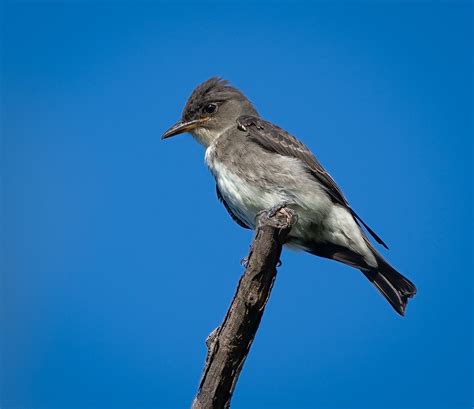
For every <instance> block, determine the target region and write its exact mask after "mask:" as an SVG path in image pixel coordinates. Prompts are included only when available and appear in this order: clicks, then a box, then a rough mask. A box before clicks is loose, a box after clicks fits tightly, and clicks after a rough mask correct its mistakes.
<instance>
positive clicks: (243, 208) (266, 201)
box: [211, 162, 288, 228]
mask: <svg viewBox="0 0 474 409" xmlns="http://www.w3.org/2000/svg"><path fill="white" fill-rule="evenodd" d="M211 171H212V173H213V174H214V176H215V178H216V182H217V185H218V187H219V190H220V192H221V194H222V196H223V198H224V200H225V202H226V203H227V205H228V206H229V207H230V208H231V209H232V212H233V213H234V214H235V215H236V216H238V217H239V219H241V220H243V221H244V222H245V224H247V225H248V226H249V227H251V228H254V227H255V218H256V216H257V214H258V213H259V212H261V211H262V210H265V209H269V208H271V207H273V206H275V205H277V204H279V203H282V202H284V201H285V200H287V199H288V197H287V196H286V195H285V194H284V193H283V192H277V191H266V190H264V189H262V188H261V186H259V185H258V184H256V183H251V182H248V181H247V180H245V179H244V178H243V177H240V176H238V175H236V174H235V173H233V172H230V171H229V170H228V169H227V168H225V167H223V166H221V165H220V164H219V162H213V166H212V167H211Z"/></svg>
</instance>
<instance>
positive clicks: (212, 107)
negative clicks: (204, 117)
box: [204, 104, 217, 114]
mask: <svg viewBox="0 0 474 409" xmlns="http://www.w3.org/2000/svg"><path fill="white" fill-rule="evenodd" d="M216 111H217V105H216V104H208V105H206V106H205V107H204V112H205V113H206V114H213V113H214V112H216Z"/></svg>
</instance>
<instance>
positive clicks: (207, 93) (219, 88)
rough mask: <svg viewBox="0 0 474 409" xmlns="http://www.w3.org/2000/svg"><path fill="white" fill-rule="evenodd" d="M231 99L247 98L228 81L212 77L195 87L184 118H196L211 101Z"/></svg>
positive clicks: (186, 106) (187, 103) (185, 109)
mask: <svg viewBox="0 0 474 409" xmlns="http://www.w3.org/2000/svg"><path fill="white" fill-rule="evenodd" d="M230 99H234V100H246V99H247V98H246V97H245V95H244V94H242V92H240V91H239V90H238V89H237V88H234V87H232V86H231V85H230V84H229V82H228V81H226V80H224V79H222V78H219V77H212V78H210V79H208V80H207V81H205V82H203V83H202V84H199V85H198V86H197V87H196V88H195V89H194V91H193V92H192V94H191V96H190V97H189V99H188V101H187V102H186V105H185V107H184V110H183V119H184V120H186V121H189V120H190V119H193V118H195V117H196V116H198V115H199V114H200V113H201V111H202V109H203V107H204V106H206V105H207V104H209V103H211V102H217V103H220V102H225V101H227V100H230Z"/></svg>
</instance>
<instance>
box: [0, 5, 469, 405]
mask: <svg viewBox="0 0 474 409" xmlns="http://www.w3.org/2000/svg"><path fill="white" fill-rule="evenodd" d="M472 12H473V7H472V3H468V2H466V3H458V2H442V3H439V2H418V3H410V2H407V1H402V2H394V1H392V2H387V3H375V2H364V3H355V2H350V3H345V4H344V3H313V4H312V5H310V4H306V3H292V4H290V3H287V4H285V3H274V4H272V3H263V2H262V3H261V4H260V5H254V4H252V3H250V2H249V3H234V4H233V5H223V4H220V3H208V2H205V1H204V2H196V3H195V4H194V5H193V4H188V3H171V2H169V3H158V2H141V3H139V2H133V3H132V2H129V3H118V2H111V1H108V2H102V3H100V2H93V1H87V2H86V1H84V2H82V1H75V2H67V3H66V2H64V3H62V2H50V3H46V2H40V1H35V2H2V8H1V14H2V23H1V27H2V28H1V37H2V46H3V49H2V52H3V53H2V75H1V96H2V108H1V113H2V132H1V137H2V142H3V145H2V148H3V149H2V158H1V178H2V187H3V203H2V211H3V215H2V223H3V226H2V230H1V231H2V240H3V250H2V251H3V253H2V259H1V263H2V264H1V274H2V289H1V290H2V293H1V303H2V306H1V312H2V324H1V334H2V335H1V339H2V353H3V354H2V355H3V361H2V365H1V375H2V398H1V399H2V403H1V406H2V408H3V409H7V408H8V409H12V408H17V409H20V408H21V409H25V408H28V409H36V408H38V409H39V408H47V409H93V408H94V409H106V408H107V409H108V408H110V409H112V408H114V409H125V408H127V409H132V408H133V409H138V408H141V409H145V408H146V409H148V408H150V409H151V408H184V407H188V406H189V404H190V403H191V400H192V398H193V396H194V394H195V391H196V388H197V385H198V381H199V377H200V374H201V369H202V366H203V362H204V358H205V346H204V340H205V338H206V336H207V335H208V333H209V332H210V331H211V330H212V329H214V328H215V327H216V326H217V325H218V324H219V323H220V321H221V320H222V318H223V316H224V313H225V311H226V310H227V307H228V305H229V302H230V300H231V298H232V295H233V293H234V289H235V287H236V284H237V281H238V279H239V276H240V274H241V272H242V268H241V267H240V266H239V260H240V259H241V258H242V257H243V256H245V255H246V253H247V250H248V245H249V242H250V240H251V237H252V236H251V233H250V232H249V231H245V230H243V229H241V228H240V227H239V226H237V225H236V224H234V223H233V222H232V220H231V219H230V218H229V217H228V216H227V214H226V211H225V209H224V208H223V207H222V205H221V204H220V203H218V201H217V199H216V197H215V191H214V183H213V180H212V178H211V175H210V174H209V172H208V170H207V169H206V167H205V165H204V161H203V154H204V152H203V149H202V147H200V146H199V145H197V144H196V142H195V141H193V140H192V138H191V137H190V136H189V135H182V136H180V137H177V138H175V139H174V140H169V141H166V142H162V141H161V140H160V135H161V133H162V132H163V131H164V130H165V129H166V128H167V127H168V126H169V125H171V124H172V123H173V122H174V121H175V120H177V119H178V118H179V116H180V113H181V110H182V107H183V105H184V103H185V101H186V98H187V97H188V95H189V93H190V91H191V90H192V89H193V87H194V86H195V85H197V84H198V83H199V82H201V81H203V80H205V79H207V78H208V77H210V76H214V75H220V76H222V77H224V78H226V79H228V80H230V81H231V82H232V83H233V84H235V85H236V86H238V87H239V88H241V89H242V90H243V91H244V92H245V93H246V94H247V95H248V96H249V97H250V98H251V99H252V101H253V102H254V103H255V105H256V107H257V108H258V110H259V112H260V113H261V114H262V115H263V116H264V117H266V118H267V119H269V120H271V121H273V122H275V123H277V124H279V125H280V126H282V127H284V128H286V129H288V130H289V131H290V132H292V133H293V134H295V135H296V136H298V137H299V138H300V139H302V140H303V141H304V142H305V143H306V144H307V145H308V146H309V147H310V148H311V149H312V150H313V151H314V152H315V153H316V155H317V156H318V158H319V159H320V160H321V162H322V163H323V164H324V165H325V166H326V167H327V169H328V170H329V171H330V172H331V173H332V175H333V176H334V178H335V179H336V181H337V182H338V183H339V184H340V186H341V187H342V189H343V190H344V192H345V193H346V196H347V197H348V198H349V200H350V202H351V204H352V205H353V207H354V208H355V209H357V211H358V212H359V214H360V215H362V216H363V217H364V219H365V220H366V221H367V222H368V223H369V224H370V225H371V226H372V227H374V229H375V230H376V231H377V232H378V233H379V234H380V235H381V236H382V237H383V238H384V240H385V241H386V242H387V243H388V244H389V246H390V251H383V254H384V255H386V257H387V258H388V259H389V260H390V261H391V262H392V263H393V264H394V265H395V266H396V267H397V268H398V269H399V270H400V271H401V272H403V273H404V274H406V275H407V276H408V277H410V278H411V279H412V280H413V281H414V282H415V283H416V284H417V286H418V289H419V294H418V296H417V297H416V298H415V299H414V300H413V301H412V302H411V303H410V305H409V306H408V310H407V316H406V317H405V318H401V317H399V316H397V315H396V314H395V313H394V312H393V311H392V309H391V308H390V306H389V305H388V304H387V303H386V302H385V300H384V299H383V298H382V297H381V296H380V295H379V294H378V293H377V292H376V290H375V289H374V288H373V287H372V286H371V285H370V284H369V283H368V282H367V280H366V279H365V278H364V277H363V276H362V274H360V273H359V272H358V271H356V270H353V269H350V268H348V267H345V266H343V265H340V264H337V263H335V262H331V261H327V260H322V259H318V258H316V257H312V256H310V255H307V254H302V253H292V252H288V251H285V252H284V254H283V256H282V261H283V266H282V267H281V268H280V270H279V275H278V278H277V282H276V285H275V288H274V291H273V294H272V297H271V300H270V302H269V304H268V307H267V310H266V313H265V316H264V319H263V322H262V325H261V327H260V331H259V333H258V336H257V338H256V341H255V343H254V345H253V347H252V351H251V353H250V356H249V358H248V360H247V363H246V365H245V367H244V370H243V372H242V375H241V379H240V381H239V383H238V386H237V390H236V393H235V396H234V401H233V403H234V405H233V407H234V408H241V409H252V408H255V409H257V408H259V409H260V408H312V407H315V408H334V409H335V408H341V409H342V408H348V409H349V408H360V409H375V408H392V409H395V408H397V409H408V408H413V409H414V408H430V409H431V408H450V409H455V408H459V409H460V408H469V407H471V406H472V405H473V403H474V402H473V398H472V389H473V383H472V373H471V369H472V366H473V354H472V341H473V338H472V311H473V305H472V297H473V279H472V274H473V264H472V234H471V231H472V227H473V226H472V217H471V216H472V182H473V181H472V170H473V169H472V137H473V123H472V112H473V99H472V90H473V79H472V73H473V71H474V70H473V59H472V53H473V48H472V45H473V44H472V38H473V37H472V34H473V26H472Z"/></svg>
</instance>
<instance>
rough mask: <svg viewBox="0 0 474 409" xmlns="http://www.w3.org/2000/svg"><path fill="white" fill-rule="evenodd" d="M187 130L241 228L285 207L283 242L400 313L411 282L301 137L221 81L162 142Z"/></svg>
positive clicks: (193, 102)
mask: <svg viewBox="0 0 474 409" xmlns="http://www.w3.org/2000/svg"><path fill="white" fill-rule="evenodd" d="M184 132H189V133H191V134H192V135H193V136H194V138H195V139H197V141H198V142H199V143H201V144H202V145H204V147H205V148H206V155H205V160H206V163H207V165H208V166H209V169H210V170H211V172H212V174H213V176H214V178H215V180H216V191H217V197H218V198H219V200H220V201H221V202H222V203H223V205H224V207H225V208H226V209H227V211H228V213H229V214H230V216H231V217H232V219H234V220H235V221H236V222H237V223H238V224H239V225H240V226H242V227H244V228H247V229H255V223H256V220H255V219H256V216H257V214H258V213H259V212H261V211H263V210H268V209H277V208H281V207H283V206H287V207H289V208H291V209H292V210H294V212H295V213H296V215H297V216H298V220H297V222H296V224H295V225H294V226H293V228H292V229H291V231H290V234H289V236H288V238H287V241H286V243H285V244H286V245H287V246H288V247H292V248H296V249H301V250H304V251H307V252H309V253H311V254H315V255H317V256H320V257H326V258H329V259H333V260H336V261H339V262H341V263H344V264H347V265H349V266H351V267H355V268H357V269H359V270H360V271H362V273H364V275H365V276H366V277H367V278H368V279H369V280H370V281H371V282H372V283H373V284H374V285H375V287H376V288H377V289H378V290H379V291H380V292H381V293H382V295H383V296H384V297H385V298H386V299H387V300H388V302H389V303H390V304H391V305H392V306H393V308H394V309H395V310H396V311H397V312H398V313H399V314H401V315H404V313H405V307H406V304H407V302H408V299H409V298H411V297H413V296H414V295H415V294H416V287H415V286H414V284H413V283H412V282H411V281H410V280H408V279H407V278H405V277H404V276H403V275H401V274H400V273H399V272H397V271H396V270H395V269H394V268H393V267H392V266H391V265H390V264H389V263H388V262H387V261H385V260H384V258H383V257H382V256H381V255H380V253H379V252H378V251H377V250H376V249H375V248H374V247H373V246H372V244H371V243H370V242H369V240H368V238H367V235H366V234H365V232H364V230H363V229H362V227H361V225H362V226H363V227H364V228H365V229H366V230H367V232H368V233H369V234H370V235H371V236H372V237H373V238H374V239H375V241H377V242H378V243H379V244H381V245H382V246H384V247H386V248H387V246H386V244H385V243H384V242H383V241H382V239H381V238H380V237H379V236H377V234H376V233H375V232H374V231H373V230H372V229H371V228H370V227H369V226H367V224H365V222H364V221H363V220H362V219H361V218H360V217H359V215H358V214H357V213H356V212H355V211H354V210H353V209H352V208H351V207H350V205H349V203H348V201H347V200H346V198H345V197H344V195H343V193H342V191H341V189H340V188H339V187H338V186H337V185H336V183H335V182H334V180H333V178H332V177H331V176H330V175H329V173H328V172H327V171H326V170H325V169H324V168H323V167H322V166H321V164H320V163H319V161H318V160H317V159H316V158H315V157H314V155H313V154H312V153H311V152H310V151H309V149H308V148H307V147H306V146H305V145H304V144H303V143H301V142H300V141H299V140H298V139H296V138H295V137H293V136H292V135H290V134H289V133H288V132H286V131H284V130H283V129H281V128H279V127H278V126H276V125H273V124H272V123H270V122H268V121H265V120H264V119H262V118H261V117H260V116H259V115H258V113H257V111H256V110H255V108H254V106H253V105H252V103H251V102H250V101H249V100H248V98H246V97H245V96H244V94H243V93H242V92H240V91H239V90H238V89H237V88H235V87H232V86H231V85H230V84H229V83H228V82H227V81H225V80H223V79H220V78H211V79H209V80H207V81H205V82H204V83H202V84H200V85H199V86H197V87H196V89H195V90H194V91H193V92H192V94H191V96H190V97H189V99H188V101H187V103H186V105H185V107H184V110H183V113H182V117H181V120H180V121H178V122H177V123H176V124H175V125H173V126H172V127H171V128H169V129H168V130H167V131H166V132H165V133H164V134H163V137H162V138H163V139H165V138H169V137H171V136H174V135H178V134H180V133H184Z"/></svg>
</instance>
